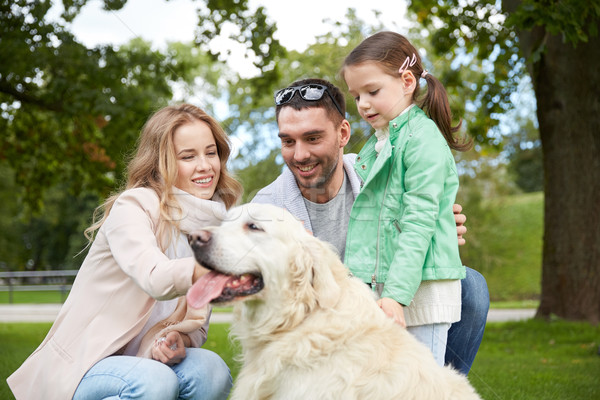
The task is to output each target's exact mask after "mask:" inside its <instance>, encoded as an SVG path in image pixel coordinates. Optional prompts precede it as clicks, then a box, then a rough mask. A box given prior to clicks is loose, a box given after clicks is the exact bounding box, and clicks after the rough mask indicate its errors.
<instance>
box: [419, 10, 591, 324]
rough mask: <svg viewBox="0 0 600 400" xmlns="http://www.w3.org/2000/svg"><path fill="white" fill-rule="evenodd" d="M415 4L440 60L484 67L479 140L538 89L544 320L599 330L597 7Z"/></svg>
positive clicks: (475, 127)
mask: <svg viewBox="0 0 600 400" xmlns="http://www.w3.org/2000/svg"><path fill="white" fill-rule="evenodd" d="M498 5H499V3H498V2H495V1H489V0H488V1H473V0H460V1H459V0H413V1H412V2H411V4H410V9H412V10H413V11H414V12H415V13H416V15H417V17H418V19H419V21H420V22H422V23H424V24H425V25H426V26H427V27H428V28H429V29H430V31H431V32H432V35H431V42H432V45H433V47H434V49H435V51H436V52H437V53H438V54H448V55H450V56H451V57H450V58H451V59H449V61H451V62H452V61H453V62H454V63H455V64H456V69H459V68H460V63H461V59H462V60H464V59H465V58H467V59H473V58H475V59H478V60H479V61H480V62H481V65H482V67H483V68H487V69H488V70H489V74H488V75H487V76H486V77H485V78H484V79H483V80H481V81H476V82H469V83H468V84H469V85H472V86H474V87H476V91H477V92H478V93H479V96H478V99H479V103H480V105H481V108H480V109H479V112H480V115H479V118H478V123H477V124H472V125H471V126H470V127H469V130H470V131H471V133H472V134H473V135H474V136H475V137H476V138H480V139H484V138H485V137H486V136H487V137H489V136H490V135H493V132H497V130H498V126H497V124H498V121H499V118H498V115H499V114H501V113H503V112H504V111H506V110H508V109H510V108H511V101H510V95H511V94H512V93H514V92H515V90H516V88H517V87H518V81H519V77H520V76H522V74H523V72H524V70H525V69H526V70H527V72H528V73H529V75H530V77H531V80H532V82H533V87H534V91H535V97H536V101H537V119H538V123H539V131H540V139H541V145H542V152H543V160H544V162H543V165H544V168H543V169H544V183H545V185H544V192H545V195H544V196H545V216H544V248H543V262H542V297H541V303H540V307H539V309H538V312H537V315H538V316H539V317H544V318H548V317H550V316H551V315H553V314H554V315H557V316H559V317H562V318H566V319H570V320H587V321H590V322H593V323H598V322H599V321H600V290H598V288H599V287H600V228H599V227H600V211H599V210H600V209H599V208H598V204H600V185H599V182H600V102H599V101H598V98H599V93H600V70H599V69H598V68H597V65H598V62H599V61H600V38H599V37H598V24H599V22H600V4H599V3H598V0H594V1H579V0H563V1H550V0H523V1H520V0H504V1H503V2H502V9H499V8H498Z"/></svg>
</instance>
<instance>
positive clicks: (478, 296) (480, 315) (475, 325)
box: [446, 267, 490, 375]
mask: <svg viewBox="0 0 600 400" xmlns="http://www.w3.org/2000/svg"><path fill="white" fill-rule="evenodd" d="M461 283H462V307H461V318H460V321H458V322H455V323H453V324H452V326H451V327H450V330H449V331H448V341H447V343H446V365H448V364H451V365H452V366H454V368H455V369H457V370H458V371H459V372H460V373H462V374H464V375H467V374H468V373H469V371H470V370H471V366H472V365H473V360H475V355H476V354H477V350H479V345H480V344H481V340H482V339H483V331H484V330H485V323H486V321H487V314H488V310H489V308H490V294H489V292H488V287H487V283H486V281H485V278H484V277H483V275H481V274H480V273H479V272H477V271H475V270H473V269H471V268H468V267H467V276H466V277H465V278H464V279H463V280H462V281H461Z"/></svg>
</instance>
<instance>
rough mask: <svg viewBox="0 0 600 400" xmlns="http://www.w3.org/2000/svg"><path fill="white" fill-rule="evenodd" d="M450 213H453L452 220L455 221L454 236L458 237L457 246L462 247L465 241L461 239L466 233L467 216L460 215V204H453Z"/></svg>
mask: <svg viewBox="0 0 600 400" xmlns="http://www.w3.org/2000/svg"><path fill="white" fill-rule="evenodd" d="M452 211H453V212H454V220H455V221H456V234H457V236H458V245H459V246H462V245H463V244H465V243H466V240H465V239H464V238H463V235H464V234H465V233H467V227H466V226H465V222H466V221H467V216H466V215H464V214H461V213H462V206H461V205H460V204H454V205H453V206H452Z"/></svg>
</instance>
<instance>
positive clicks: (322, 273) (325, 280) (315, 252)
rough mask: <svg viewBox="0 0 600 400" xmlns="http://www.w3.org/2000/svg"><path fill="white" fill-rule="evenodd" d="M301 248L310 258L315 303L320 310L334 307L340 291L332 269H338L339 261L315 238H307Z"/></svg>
mask: <svg viewBox="0 0 600 400" xmlns="http://www.w3.org/2000/svg"><path fill="white" fill-rule="evenodd" d="M303 248H304V250H305V251H306V253H308V254H309V257H310V263H311V265H310V267H311V268H310V269H311V271H312V281H311V284H312V287H313V289H314V291H315V293H316V298H317V303H319V306H321V307H322V308H331V307H333V306H335V305H336V303H337V302H338V299H339V297H340V292H341V289H340V286H339V284H338V282H337V281H336V279H335V275H334V268H338V267H339V264H341V261H340V260H339V258H338V256H337V254H336V253H334V252H333V250H332V249H331V248H329V246H328V245H327V244H325V243H323V242H321V241H320V240H318V239H316V238H313V237H310V238H308V240H306V241H305V242H304V243H303Z"/></svg>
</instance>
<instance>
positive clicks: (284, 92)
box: [275, 88, 296, 106]
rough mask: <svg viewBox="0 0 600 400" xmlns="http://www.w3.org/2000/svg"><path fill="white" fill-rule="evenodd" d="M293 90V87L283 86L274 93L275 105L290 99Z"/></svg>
mask: <svg viewBox="0 0 600 400" xmlns="http://www.w3.org/2000/svg"><path fill="white" fill-rule="evenodd" d="M295 91H296V89H294V88H285V89H281V90H280V91H278V92H277V93H275V105H278V106H279V105H281V104H284V103H287V102H288V101H290V100H291V98H292V97H293V96H294V92H295Z"/></svg>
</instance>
